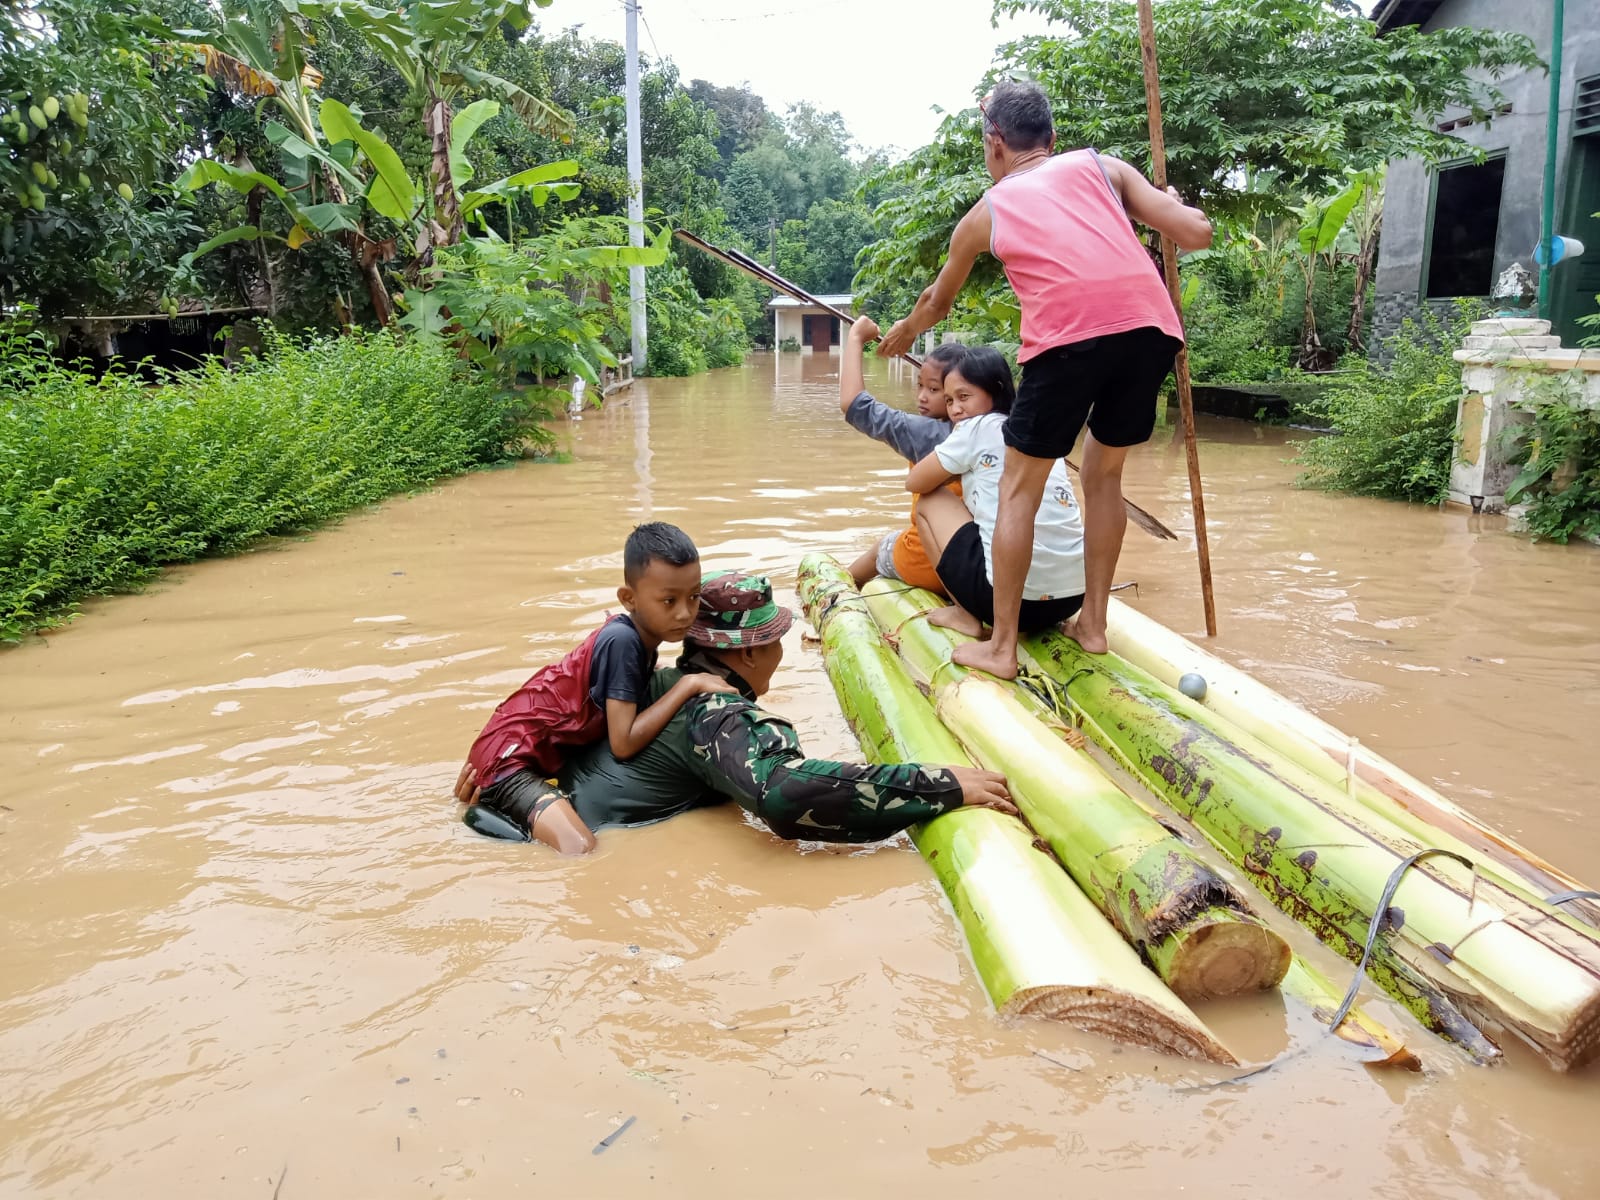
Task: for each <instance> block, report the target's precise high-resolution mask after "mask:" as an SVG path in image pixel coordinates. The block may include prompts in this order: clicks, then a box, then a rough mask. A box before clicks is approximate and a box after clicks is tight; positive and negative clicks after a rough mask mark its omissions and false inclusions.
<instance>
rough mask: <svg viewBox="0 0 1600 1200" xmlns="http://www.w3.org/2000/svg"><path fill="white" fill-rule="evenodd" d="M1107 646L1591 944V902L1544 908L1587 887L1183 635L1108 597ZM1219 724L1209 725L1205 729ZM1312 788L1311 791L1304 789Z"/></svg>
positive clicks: (1276, 756)
mask: <svg viewBox="0 0 1600 1200" xmlns="http://www.w3.org/2000/svg"><path fill="white" fill-rule="evenodd" d="M1106 632H1107V635H1108V636H1109V637H1110V640H1111V649H1112V650H1113V651H1114V652H1115V653H1116V654H1118V655H1120V656H1121V657H1122V658H1125V659H1126V660H1127V661H1128V662H1130V663H1132V664H1133V665H1134V666H1136V667H1139V668H1141V669H1143V670H1145V671H1148V672H1149V673H1150V674H1151V675H1152V676H1153V677H1154V678H1155V679H1157V680H1158V681H1160V682H1161V683H1164V684H1166V685H1167V686H1168V687H1177V686H1178V681H1179V680H1180V679H1181V678H1182V677H1183V675H1184V674H1185V673H1187V672H1190V671H1193V672H1197V673H1198V674H1200V675H1201V676H1202V677H1203V678H1204V679H1205V680H1206V682H1207V687H1206V692H1205V696H1204V698H1203V699H1202V700H1201V701H1200V702H1199V703H1198V705H1196V707H1195V708H1194V716H1195V719H1197V720H1200V721H1203V722H1207V723H1208V724H1209V725H1210V727H1211V728H1214V729H1215V728H1219V727H1220V728H1221V729H1223V730H1224V731H1225V732H1226V731H1231V732H1232V733H1233V735H1234V736H1236V737H1238V736H1239V735H1243V736H1242V737H1239V740H1240V741H1241V742H1248V741H1251V740H1253V741H1256V742H1259V743H1260V744H1261V745H1262V746H1264V747H1267V748H1268V749H1269V751H1270V753H1271V755H1272V758H1273V766H1274V769H1275V770H1277V771H1278V772H1279V773H1280V774H1282V775H1283V776H1284V777H1285V778H1286V779H1288V780H1289V781H1290V782H1292V783H1293V782H1297V780H1296V772H1295V770H1294V769H1295V768H1299V769H1300V770H1303V771H1305V772H1307V773H1309V774H1310V775H1311V776H1313V777H1314V778H1316V779H1320V780H1322V781H1323V782H1324V783H1327V784H1331V785H1332V786H1333V787H1334V789H1336V792H1337V793H1341V794H1343V795H1344V796H1345V797H1346V798H1347V799H1348V800H1349V801H1350V802H1351V803H1352V804H1359V805H1360V806H1361V807H1362V808H1364V809H1366V810H1367V811H1368V812H1369V813H1371V814H1372V815H1373V817H1374V818H1376V819H1379V820H1382V821H1385V822H1387V823H1389V824H1391V825H1393V826H1394V827H1395V828H1396V829H1397V830H1399V831H1401V832H1402V833H1403V834H1404V836H1406V837H1409V838H1412V839H1414V840H1416V841H1417V842H1418V843H1420V844H1422V845H1427V846H1438V847H1440V848H1441V849H1445V850H1450V851H1453V852H1454V853H1456V854H1462V855H1465V856H1466V857H1468V858H1471V859H1472V860H1473V861H1474V862H1476V863H1477V864H1478V868H1479V870H1481V871H1482V872H1483V873H1484V874H1486V875H1488V876H1490V877H1491V878H1493V879H1494V880H1495V881H1496V882H1497V883H1499V884H1500V885H1501V886H1502V887H1505V888H1506V889H1507V890H1508V891H1511V892H1514V893H1516V894H1517V895H1519V896H1522V897H1523V898H1524V899H1526V900H1529V901H1532V902H1533V903H1534V904H1535V905H1538V906H1540V907H1541V909H1542V911H1544V912H1547V913H1551V914H1554V915H1556V916H1557V917H1558V918H1559V919H1560V920H1562V921H1563V922H1564V923H1565V924H1567V925H1568V926H1569V927H1570V928H1572V929H1574V930H1576V931H1578V932H1579V933H1581V934H1583V935H1584V936H1585V937H1588V938H1589V939H1591V940H1597V941H1600V927H1597V926H1600V904H1597V903H1596V902H1595V901H1593V900H1589V899H1580V900H1576V901H1574V902H1573V903H1572V904H1569V905H1563V906H1561V907H1560V908H1554V907H1551V906H1549V905H1545V904H1544V903H1543V901H1544V897H1546V896H1548V895H1551V894H1552V893H1556V892H1566V891H1574V892H1586V891H1590V890H1592V889H1590V888H1589V887H1588V885H1586V884H1584V883H1582V882H1580V881H1579V880H1577V879H1575V878H1573V877H1572V876H1571V875H1568V874H1567V873H1566V872H1565V871H1562V870H1561V869H1560V868H1558V867H1556V866H1554V865H1552V864H1551V863H1549V862H1546V861H1545V860H1544V859H1542V858H1540V857H1539V856H1538V855H1537V854H1534V853H1533V851H1531V850H1529V849H1527V848H1526V847H1524V846H1521V845H1519V844H1518V843H1517V842H1516V841H1514V840H1513V839H1512V838H1510V837H1508V836H1507V835H1506V834H1504V833H1502V832H1500V831H1499V830H1497V829H1495V828H1494V827H1493V826H1490V825H1487V824H1485V823H1484V822H1483V821H1480V820H1479V819H1478V818H1477V817H1475V816H1473V815H1472V814H1471V813H1469V812H1466V811H1465V810H1463V809H1461V808H1458V807H1457V806H1456V805H1454V804H1452V803H1451V802H1450V801H1449V800H1447V799H1445V798H1444V797H1443V796H1441V795H1440V794H1439V793H1438V792H1437V791H1436V790H1434V789H1433V788H1431V787H1429V786H1428V785H1427V784H1425V783H1423V782H1421V781H1420V780H1418V779H1415V778H1413V777H1412V776H1410V775H1408V774H1406V773H1405V772H1404V771H1402V770H1401V769H1400V768H1399V767H1397V766H1395V765H1394V764H1393V763H1391V762H1389V761H1388V760H1387V759H1385V758H1383V757H1381V756H1380V755H1378V754H1375V753H1373V752H1372V751H1371V750H1370V749H1368V748H1367V747H1365V746H1363V745H1361V744H1360V743H1359V742H1356V741H1354V740H1352V739H1351V738H1349V737H1346V736H1345V735H1344V734H1343V733H1340V732H1339V731H1338V730H1337V729H1335V728H1334V727H1333V726H1331V725H1329V724H1328V723H1327V722H1326V721H1323V720H1320V719H1319V718H1317V717H1315V716H1313V715H1312V714H1311V713H1309V712H1307V711H1306V710H1305V709H1303V708H1301V707H1300V706H1299V705H1297V704H1293V703H1291V702H1290V701H1289V700H1286V699H1285V698H1284V697H1283V696H1280V695H1279V694H1278V693H1277V692H1275V691H1273V690H1272V689H1271V688H1269V687H1267V686H1266V685H1265V684H1263V683H1261V682H1260V681H1259V680H1257V679H1255V678H1254V677H1253V676H1250V675H1247V674H1245V673H1244V672H1243V671H1241V670H1239V669H1238V668H1237V667H1235V666H1233V665H1231V664H1229V663H1225V662H1223V661H1222V660H1221V659H1219V658H1217V657H1216V656H1215V655H1213V654H1210V653H1208V652H1207V651H1205V650H1202V649H1201V648H1200V647H1199V646H1196V645H1195V644H1194V643H1192V642H1190V641H1189V640H1188V639H1187V638H1185V637H1182V636H1181V635H1179V634H1176V633H1174V632H1172V630H1170V629H1168V628H1167V627H1166V626H1164V625H1162V624H1160V623H1159V622H1157V621H1153V620H1151V619H1150V618H1149V617H1147V616H1145V615H1144V614H1143V613H1141V612H1139V611H1138V610H1136V609H1133V608H1130V607H1129V606H1128V605H1126V604H1123V603H1122V602H1121V601H1119V600H1115V599H1113V600H1112V601H1111V607H1110V612H1109V622H1108V625H1107V628H1106ZM1218 721H1220V722H1222V724H1221V726H1218V725H1217V724H1215V723H1214V722H1218ZM1312 786H1315V785H1312Z"/></svg>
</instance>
